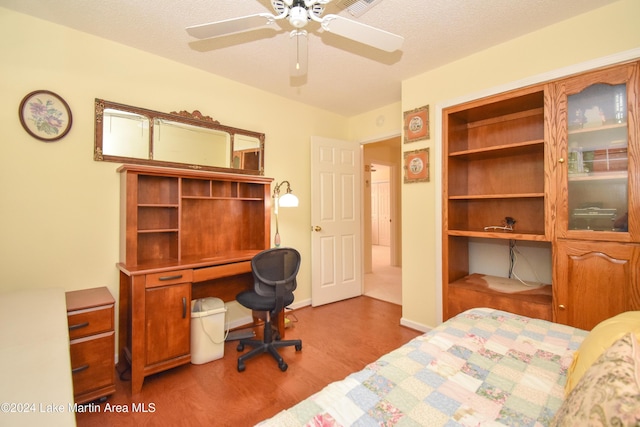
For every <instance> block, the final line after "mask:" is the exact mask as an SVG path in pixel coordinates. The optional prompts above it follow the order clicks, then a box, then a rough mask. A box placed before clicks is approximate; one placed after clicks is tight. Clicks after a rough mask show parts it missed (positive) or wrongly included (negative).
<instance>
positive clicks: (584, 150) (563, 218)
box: [559, 66, 636, 240]
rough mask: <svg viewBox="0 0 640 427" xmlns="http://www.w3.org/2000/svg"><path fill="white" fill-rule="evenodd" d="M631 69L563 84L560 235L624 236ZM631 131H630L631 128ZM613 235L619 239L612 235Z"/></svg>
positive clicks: (625, 68) (626, 238)
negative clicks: (562, 163)
mask: <svg viewBox="0 0 640 427" xmlns="http://www.w3.org/2000/svg"><path fill="white" fill-rule="evenodd" d="M634 70H635V67H634V66H622V67H619V68H615V69H613V70H609V71H606V72H599V73H594V75H590V76H589V75H588V76H583V77H579V78H575V79H574V80H569V81H567V82H566V83H565V86H564V88H565V95H566V98H565V99H566V103H565V104H564V105H565V106H566V109H564V111H563V112H562V114H563V115H564V117H562V118H561V123H564V126H563V128H564V129H563V130H562V132H563V133H564V135H565V139H564V140H563V141H561V142H562V144H561V145H562V147H560V148H561V150H560V158H561V162H564V163H565V166H564V167H563V168H561V169H560V170H561V173H562V184H563V185H562V187H561V188H562V189H563V190H564V189H566V191H561V194H562V197H563V198H564V200H561V203H560V206H561V210H563V212H562V211H561V212H560V214H559V225H560V227H559V236H560V237H573V238H587V239H594V240H628V238H629V235H628V234H627V233H628V232H629V206H630V205H632V204H631V203H630V200H629V194H630V191H629V190H630V188H629V183H630V181H631V180H630V176H631V175H632V174H631V173H630V172H629V148H630V141H631V134H634V132H631V133H630V131H629V130H630V125H629V124H630V123H631V124H632V126H633V123H635V122H634V120H633V118H630V117H629V114H630V113H629V112H630V111H631V112H632V114H633V111H634V109H633V108H631V109H630V108H629V105H630V104H629V95H630V94H631V96H632V97H633V98H634V102H635V96H634V93H635V91H634V90H631V91H630V87H633V85H634V84H635V83H634V82H635V78H634V76H635V74H636V73H635V72H634ZM632 130H633V129H632ZM616 236H617V237H616Z"/></svg>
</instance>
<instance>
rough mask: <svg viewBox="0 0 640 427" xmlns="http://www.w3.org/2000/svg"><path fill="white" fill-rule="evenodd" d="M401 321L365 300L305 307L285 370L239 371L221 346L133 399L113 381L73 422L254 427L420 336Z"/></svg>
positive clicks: (390, 309)
mask: <svg viewBox="0 0 640 427" xmlns="http://www.w3.org/2000/svg"><path fill="white" fill-rule="evenodd" d="M401 315H402V309H401V307H400V306H399V305H395V304H391V303H387V302H384V301H380V300H376V299H373V298H369V297H366V296H361V297H357V298H352V299H349V300H346V301H340V302H337V303H333V304H327V305H324V306H320V307H304V308H301V309H299V310H296V311H295V312H294V313H293V316H295V318H297V322H295V323H294V326H293V328H291V329H288V330H287V336H286V338H287V339H293V338H300V339H302V351H300V352H296V351H295V349H294V348H293V347H290V348H285V349H281V351H280V354H281V355H282V356H283V357H284V359H285V361H286V362H287V364H288V365H289V369H288V370H287V371H286V372H281V371H280V369H279V368H278V365H277V363H276V362H275V360H273V359H272V358H271V356H269V355H267V354H263V355H261V356H258V357H256V358H253V359H250V360H248V361H247V363H246V371H245V372H242V373H239V372H238V371H237V369H236V366H237V365H236V361H237V356H238V354H239V353H238V352H237V350H236V344H237V342H227V343H225V353H224V357H223V358H222V359H219V360H215V361H213V362H210V363H206V364H203V365H191V364H189V365H185V366H180V367H177V368H174V369H171V370H169V371H166V372H162V373H159V374H156V375H153V376H150V377H147V378H146V379H145V382H144V385H143V387H142V392H141V393H139V394H138V395H135V396H132V395H131V392H130V388H129V387H130V384H129V383H128V382H126V381H121V380H116V393H115V394H114V395H113V396H111V397H110V398H109V399H108V400H107V402H106V403H102V404H100V405H99V406H98V405H94V406H87V407H86V409H87V410H91V409H93V410H95V411H96V412H85V413H78V414H77V415H76V420H77V423H78V426H79V427H89V426H101V427H102V426H143V425H145V426H194V425H210V426H252V425H254V424H256V423H258V422H259V421H261V420H263V419H265V418H269V417H271V416H273V415H275V414H276V413H278V412H279V411H281V410H283V409H285V408H288V407H290V406H292V405H294V404H295V403H297V402H299V401H300V400H302V399H305V398H307V397H309V396H310V395H312V394H313V393H315V392H317V391H319V390H320V389H322V388H323V387H325V386H326V385H327V384H329V383H331V382H333V381H336V380H340V379H342V378H344V377H345V376H347V375H348V374H350V373H352V372H355V371H358V370H360V369H362V368H364V366H365V365H366V364H368V363H371V362H373V361H374V360H376V359H378V358H379V357H380V356H382V355H383V354H385V353H387V352H389V351H390V350H393V349H394V348H397V347H399V346H400V345H402V344H404V343H406V342H407V341H409V340H410V339H412V338H414V337H416V336H418V335H420V334H421V332H419V331H415V330H412V329H409V328H406V327H403V326H400V317H401ZM293 316H290V317H293ZM245 351H247V350H245ZM98 409H99V411H100V412H97V410H98ZM118 409H121V410H127V411H128V412H116V411H117V410H118ZM142 410H146V412H142ZM110 411H111V412H110Z"/></svg>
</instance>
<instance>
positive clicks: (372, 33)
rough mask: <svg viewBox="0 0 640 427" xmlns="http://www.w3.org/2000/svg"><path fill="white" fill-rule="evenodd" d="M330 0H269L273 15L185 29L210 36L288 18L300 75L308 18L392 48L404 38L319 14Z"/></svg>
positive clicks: (333, 30)
mask: <svg viewBox="0 0 640 427" xmlns="http://www.w3.org/2000/svg"><path fill="white" fill-rule="evenodd" d="M330 1H331V0H271V5H272V6H273V10H274V11H275V12H276V15H274V14H271V13H257V14H255V15H248V16H243V17H240V18H232V19H225V20H223V21H217V22H210V23H207V24H201V25H194V26H191V27H187V33H188V34H189V35H191V36H193V37H195V38H198V39H209V38H214V37H221V36H227V35H231V34H237V33H242V32H245V31H252V30H257V29H261V28H271V29H273V30H277V29H278V28H276V27H275V23H276V21H279V20H285V19H286V20H287V21H289V24H291V26H293V27H294V29H293V30H292V31H291V33H289V40H290V45H291V46H290V52H291V54H290V57H291V65H290V70H291V75H292V76H293V77H297V76H302V75H304V74H306V73H307V31H306V30H304V29H303V28H305V27H306V26H307V24H308V23H309V22H310V21H314V22H318V23H319V24H320V27H321V28H322V29H323V30H324V31H328V32H331V33H333V34H337V35H339V36H342V37H345V38H347V39H350V40H354V41H356V42H359V43H362V44H365V45H368V46H371V47H374V48H376V49H380V50H383V51H386V52H393V51H396V50H398V49H400V47H401V46H402V42H403V41H404V38H403V37H401V36H398V35H395V34H392V33H389V32H387V31H384V30H381V29H378V28H374V27H371V26H369V25H365V24H362V23H360V22H357V21H353V20H351V19H347V18H343V17H342V16H339V15H333V14H330V15H326V16H324V17H323V16H322V14H323V12H324V8H325V5H326V4H327V3H329V2H330Z"/></svg>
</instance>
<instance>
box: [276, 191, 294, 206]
mask: <svg viewBox="0 0 640 427" xmlns="http://www.w3.org/2000/svg"><path fill="white" fill-rule="evenodd" d="M278 205H279V206H280V207H282V208H295V207H297V206H298V198H297V197H296V196H295V195H294V194H293V193H287V194H285V195H283V196H280V198H279V199H278Z"/></svg>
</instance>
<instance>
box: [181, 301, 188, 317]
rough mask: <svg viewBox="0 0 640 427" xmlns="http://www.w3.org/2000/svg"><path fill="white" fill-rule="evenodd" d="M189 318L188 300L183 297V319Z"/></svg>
mask: <svg viewBox="0 0 640 427" xmlns="http://www.w3.org/2000/svg"><path fill="white" fill-rule="evenodd" d="M186 317H187V298H186V297H182V318H183V319H186Z"/></svg>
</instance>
